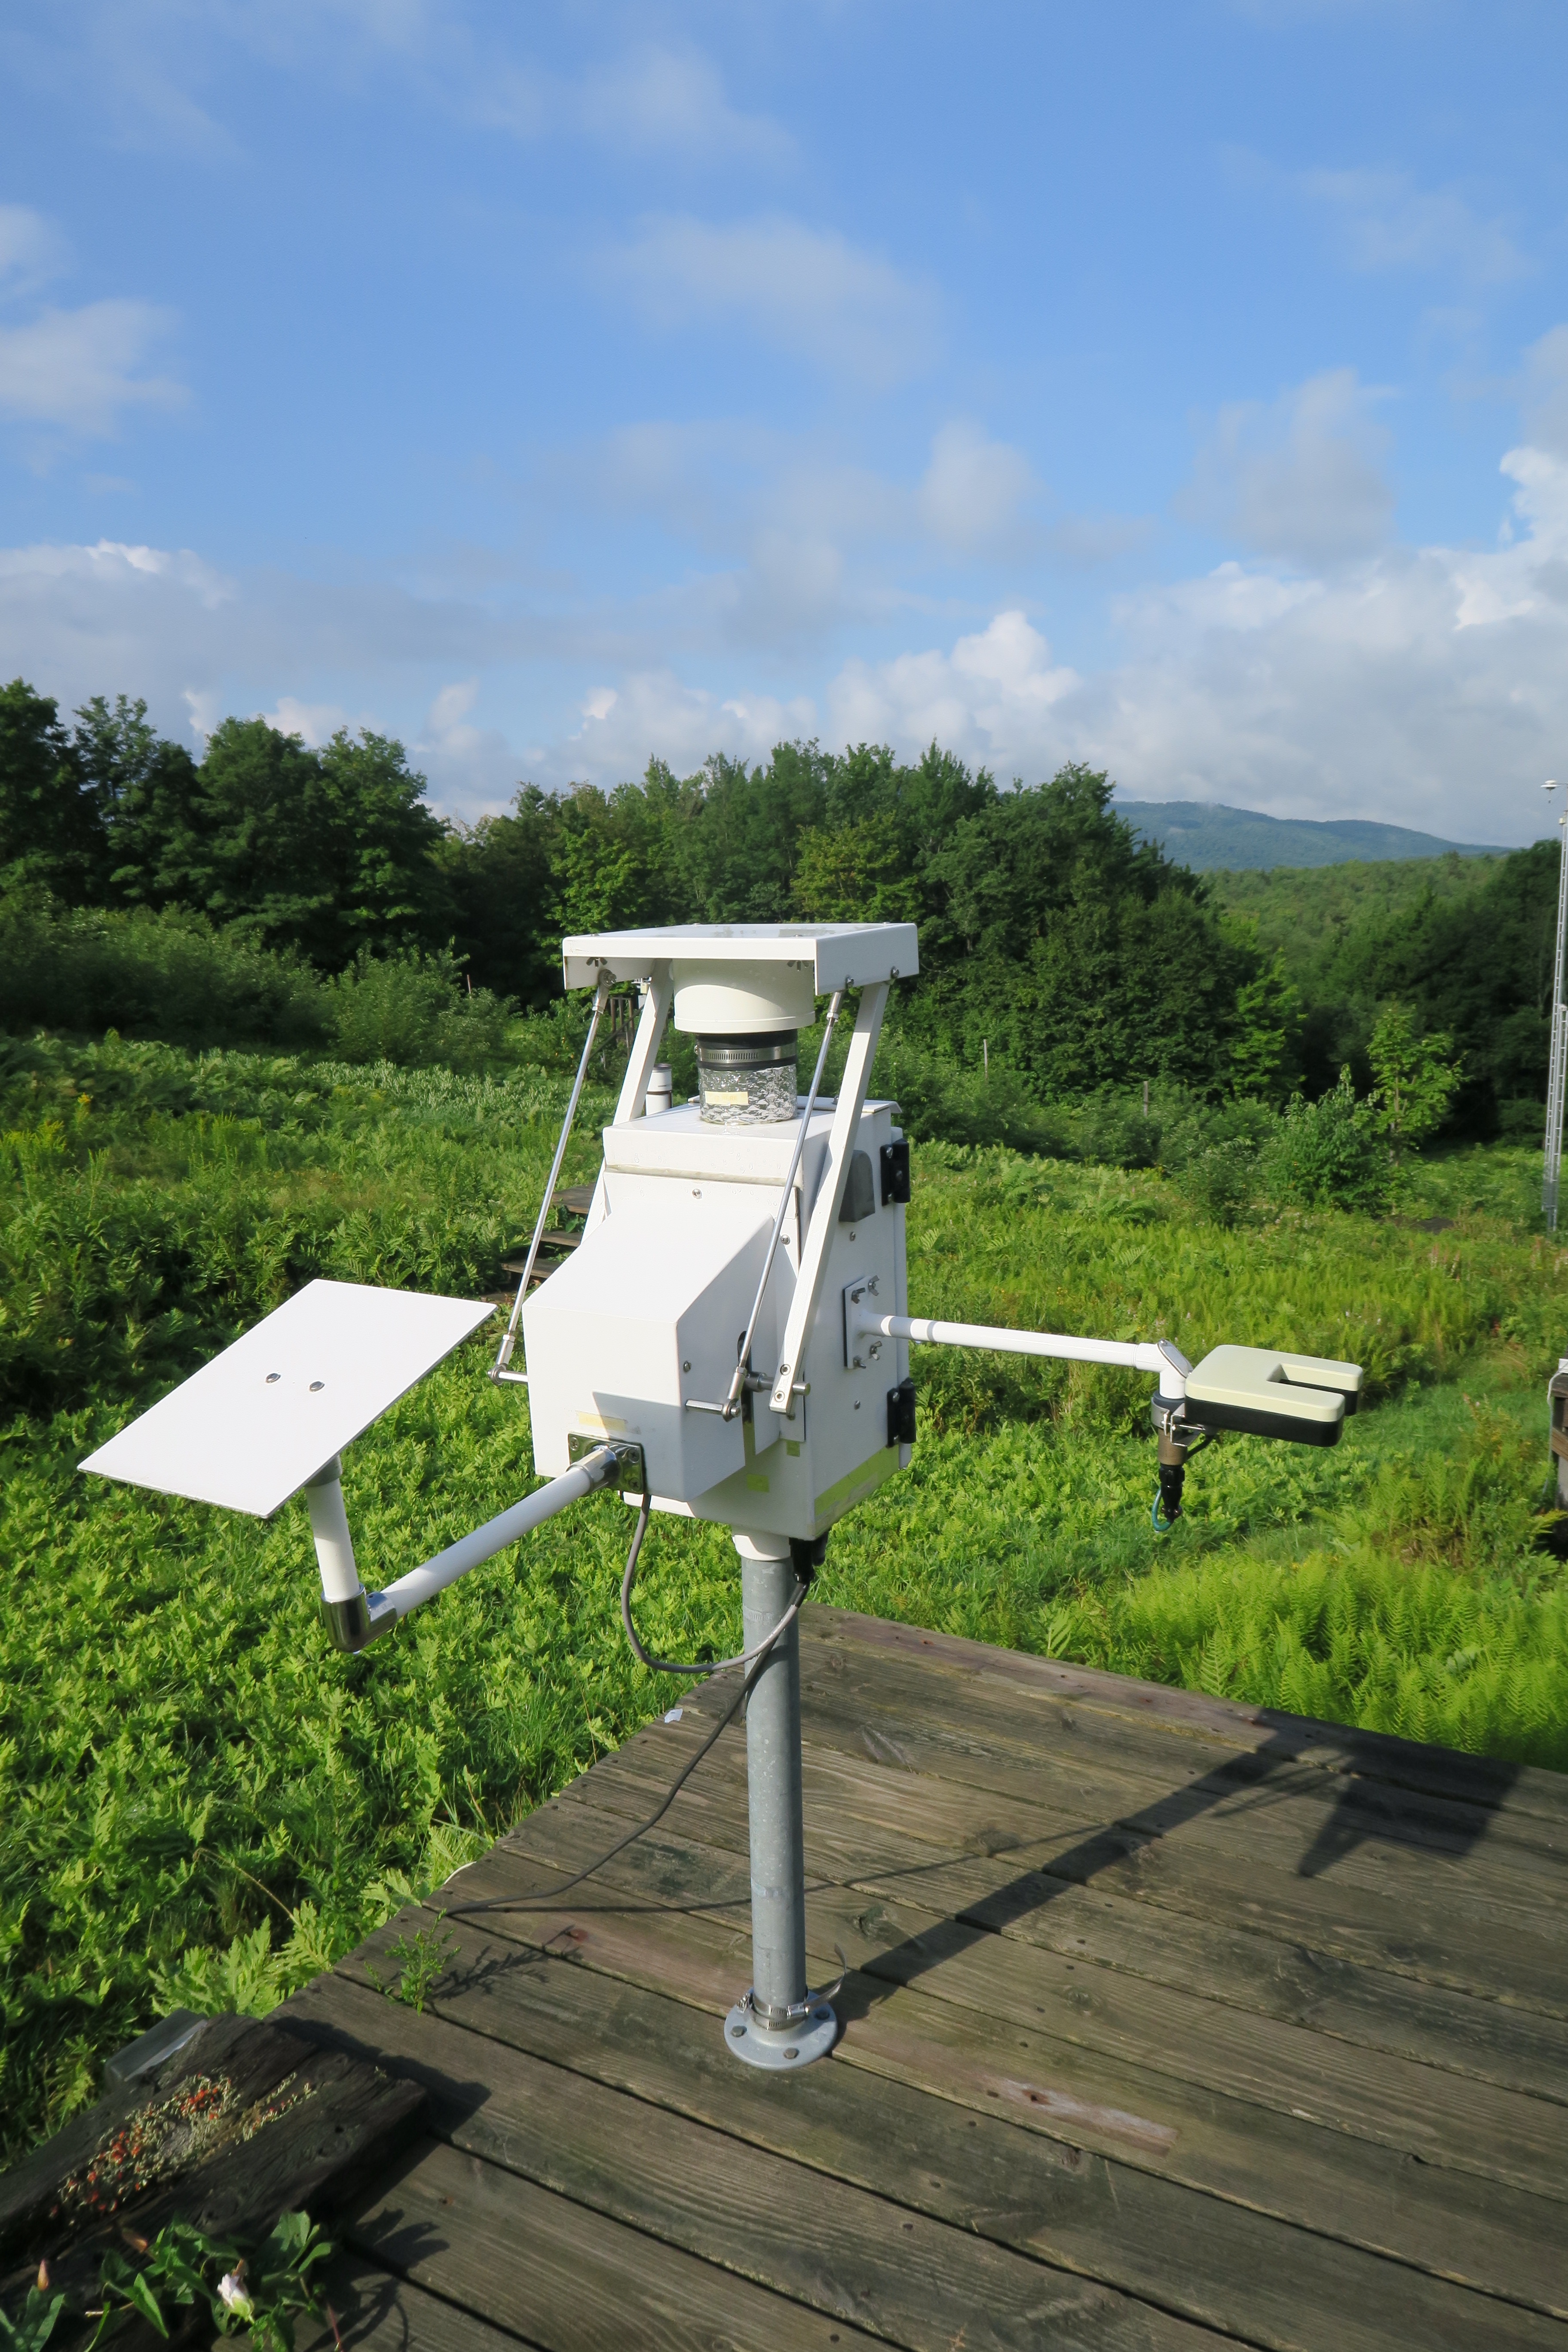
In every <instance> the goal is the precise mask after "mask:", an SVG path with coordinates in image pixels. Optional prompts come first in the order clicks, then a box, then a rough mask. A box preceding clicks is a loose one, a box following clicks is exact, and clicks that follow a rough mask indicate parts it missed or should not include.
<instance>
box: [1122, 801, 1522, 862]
mask: <svg viewBox="0 0 1568 2352" xmlns="http://www.w3.org/2000/svg"><path fill="white" fill-rule="evenodd" d="M1115 807H1116V814H1117V815H1118V816H1124V817H1125V818H1126V819H1127V822H1128V823H1129V824H1131V827H1132V829H1133V831H1134V832H1135V833H1138V834H1142V836H1143V837H1144V839H1145V840H1147V841H1158V842H1161V843H1163V845H1164V850H1165V854H1166V856H1168V857H1173V858H1174V859H1175V860H1176V862H1177V863H1178V865H1182V866H1192V867H1193V868H1194V870H1195V871H1196V872H1198V873H1200V874H1201V873H1207V872H1209V871H1211V870H1212V869H1214V868H1215V867H1216V866H1223V867H1226V868H1227V869H1228V870H1229V871H1230V872H1231V873H1245V872H1247V871H1248V870H1249V869H1250V870H1254V871H1256V870H1257V869H1258V868H1259V867H1261V866H1339V865H1342V864H1343V863H1344V862H1345V860H1347V859H1349V858H1361V859H1363V860H1364V859H1372V858H1384V857H1441V856H1445V855H1446V854H1447V852H1448V851H1450V850H1452V851H1454V852H1456V853H1457V854H1458V856H1460V857H1500V856H1504V855H1505V853H1504V852H1503V851H1502V850H1500V849H1493V848H1488V847H1487V846H1485V845H1483V844H1478V843H1476V842H1468V841H1441V840H1439V839H1438V837H1437V835H1436V834H1435V833H1412V832H1411V831H1409V829H1408V828H1407V827H1406V826H1405V825H1402V824H1371V823H1370V822H1369V821H1368V820H1367V819H1366V818H1364V817H1355V816H1342V817H1326V818H1316V817H1280V816H1264V815H1263V814H1261V813H1260V812H1259V811H1258V810H1257V809H1235V808H1226V807H1225V806H1224V805H1223V804H1222V803H1220V802H1218V801H1124V800H1121V799H1119V800H1118V801H1117V802H1116V803H1115Z"/></svg>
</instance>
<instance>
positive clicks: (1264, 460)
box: [1177, 368, 1394, 564]
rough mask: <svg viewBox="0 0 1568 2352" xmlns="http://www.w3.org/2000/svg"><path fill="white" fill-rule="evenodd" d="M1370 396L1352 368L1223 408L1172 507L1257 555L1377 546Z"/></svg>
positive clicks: (1289, 558) (1331, 558)
mask: <svg viewBox="0 0 1568 2352" xmlns="http://www.w3.org/2000/svg"><path fill="white" fill-rule="evenodd" d="M1376 397H1377V395H1376V394H1372V393H1369V392H1368V391H1367V390H1366V389H1365V387H1364V386H1363V385H1362V384H1361V383H1358V382H1357V379H1356V374H1355V371H1354V370H1353V369H1352V368H1333V369H1331V370H1329V371H1328V372H1327V373H1324V374H1322V375H1316V376H1312V377H1310V379H1309V381H1308V382H1307V383H1303V384H1300V385H1299V386H1297V387H1296V388H1295V389H1294V390H1293V391H1290V392H1287V393H1283V394H1281V395H1280V397H1279V399H1278V400H1277V401H1275V402H1273V403H1272V404H1270V405H1268V406H1265V405H1264V404H1262V403H1261V402H1258V401H1238V402H1237V403H1234V404H1231V405H1229V406H1226V407H1225V408H1222V409H1221V411H1220V413H1219V416H1218V419H1217V421H1216V423H1215V428H1214V430H1213V432H1212V434H1211V435H1210V436H1209V437H1208V439H1207V440H1206V441H1205V443H1204V445H1203V446H1202V447H1201V448H1200V450H1199V452H1198V457H1197V462H1196V465H1195V467H1194V475H1193V479H1192V482H1191V483H1190V484H1189V486H1188V488H1186V490H1184V492H1183V493H1182V495H1181V497H1180V498H1179V499H1178V500H1177V509H1178V511H1179V512H1182V513H1184V514H1186V515H1188V516H1189V517H1190V518H1192V519H1193V520H1196V521H1199V522H1202V523H1205V524H1207V525H1208V526H1209V527H1210V528H1211V529H1213V530H1217V531H1219V532H1221V533H1222V534H1223V535H1224V536H1225V537H1226V538H1229V539H1232V540H1235V541H1239V543H1240V544H1241V545H1242V546H1244V547H1247V548H1250V549H1252V550H1254V551H1256V552H1257V553H1258V554H1260V555H1273V556H1279V557H1280V558H1282V559H1283V560H1284V561H1285V562H1294V563H1304V564H1313V563H1332V562H1338V561H1340V560H1341V559H1342V558H1344V557H1347V556H1353V555H1363V554H1365V553H1367V552H1368V551H1370V550H1371V549H1372V548H1373V547H1376V546H1377V545H1379V544H1380V543H1381V541H1383V539H1384V536H1385V535H1386V531H1387V528H1388V524H1389V521H1390V520H1391V518H1392V515H1393V511H1394V495H1393V492H1392V491H1391V490H1390V489H1389V488H1388V485H1387V483H1386V482H1385V481H1384V478H1383V475H1382V473H1381V471H1380V470H1379V463H1378V461H1379V459H1380V458H1381V457H1382V455H1383V451H1384V446H1385V444H1386V439H1387V436H1386V435H1385V434H1384V432H1383V430H1382V428H1381V427H1380V426H1378V425H1376V424H1374V422H1373V418H1372V415H1371V413H1370V412H1371V405H1372V403H1373V400H1374V399H1375V398H1376Z"/></svg>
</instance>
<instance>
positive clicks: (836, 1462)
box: [522, 1102, 909, 1538]
mask: <svg viewBox="0 0 1568 2352" xmlns="http://www.w3.org/2000/svg"><path fill="white" fill-rule="evenodd" d="M836 1111H837V1105H836V1104H833V1105H830V1106H828V1107H827V1108H824V1109H818V1110H816V1111H814V1112H813V1114H812V1119H811V1126H810V1129H809V1131H808V1133H807V1136H806V1141H805V1150H804V1151H803V1153H802V1155H801V1162H800V1168H799V1170H798V1171H797V1174H796V1177H795V1182H794V1184H793V1185H792V1187H791V1191H790V1200H789V1204H788V1208H787V1210H786V1213H785V1217H784V1231H783V1233H782V1234H781V1235H780V1238H779V1246H778V1250H777V1252H776V1254H775V1255H774V1258H773V1269H772V1272H771V1274H770V1276H769V1280H768V1286H767V1289H766V1291H765V1292H764V1294H763V1306H762V1312H761V1314H760V1315H759V1317H758V1318H757V1323H756V1328H755V1329H754V1331H753V1333H752V1367H753V1369H754V1370H755V1371H756V1372H757V1373H759V1374H762V1375H765V1377H766V1380H767V1382H768V1385H769V1386H770V1387H771V1385H772V1381H773V1370H774V1367H775V1364H776V1362H777V1360H778V1349H779V1345H780V1341H781V1339H782V1335H783V1333H784V1328H785V1326H786V1324H787V1322H788V1320H789V1311H790V1307H791V1306H792V1304H793V1303H794V1300H795V1293H796V1289H797V1286H798V1284H799V1280H800V1273H801V1265H802V1259H803V1255H804V1253H805V1245H806V1242H807V1239H808V1236H809V1234H810V1231H811V1226H812V1222H813V1219H814V1217H816V1215H818V1214H823V1215H825V1216H826V1215H829V1214H830V1213H831V1211H832V1193H831V1186H830V1185H829V1184H828V1178H829V1174H830V1164H829V1144H830V1140H831V1133H832V1128H833V1120H834V1116H835V1113H836ZM604 1140H605V1170H604V1176H603V1179H602V1198H603V1205H604V1214H603V1216H602V1218H601V1220H600V1222H599V1223H596V1224H595V1225H593V1226H592V1227H591V1228H590V1230H589V1231H588V1233H587V1234H585V1235H584V1240H583V1242H582V1244H581V1245H580V1246H579V1247H578V1248H577V1249H576V1250H575V1251H574V1253H573V1255H572V1257H571V1259H570V1261H569V1262H568V1263H567V1264H566V1265H563V1267H562V1268H561V1270H560V1272H559V1273H557V1274H552V1276H551V1277H550V1279H549V1281H548V1282H547V1283H545V1284H543V1285H542V1287H541V1288H540V1289H539V1290H537V1291H535V1293H534V1294H533V1296H532V1297H531V1299H530V1300H529V1301H528V1303H527V1305H526V1307H524V1309H523V1318H522V1328H523V1340H524V1345H525V1348H526V1350H527V1361H528V1372H529V1401H530V1405H531V1412H532V1418H533V1454H534V1466H535V1468H536V1469H538V1470H539V1471H541V1472H542V1473H543V1474H544V1475H547V1476H553V1475H556V1473H557V1472H558V1471H561V1470H564V1469H565V1468H566V1467H567V1465H568V1462H569V1460H570V1458H571V1441H572V1439H573V1438H574V1437H583V1438H601V1439H602V1438H611V1439H617V1438H624V1439H628V1440H630V1441H632V1442H634V1443H636V1444H639V1445H641V1446H642V1448H643V1451H644V1455H645V1458H646V1461H647V1478H648V1483H649V1486H650V1487H651V1488H652V1491H653V1496H654V1502H655V1507H656V1508H658V1509H659V1510H666V1511H683V1512H687V1513H689V1514H691V1515H692V1516H694V1517H698V1518H703V1519H718V1520H720V1521H721V1522H722V1524H723V1525H725V1526H726V1527H742V1528H757V1529H767V1530H769V1531H771V1532H773V1533H774V1534H777V1535H782V1536H799V1537H805V1538H809V1537H814V1536H817V1535H820V1534H821V1533H822V1532H823V1530H824V1529H825V1528H828V1527H831V1525H832V1524H833V1522H834V1520H835V1519H837V1518H841V1517H843V1515H844V1513H845V1512H846V1511H847V1510H848V1509H849V1508H850V1507H851V1505H853V1504H854V1503H857V1502H858V1501H859V1500H860V1499H861V1497H862V1496H866V1495H868V1494H869V1493H870V1492H871V1490H872V1488H873V1487H875V1486H879V1485H880V1483H881V1481H882V1480H883V1479H884V1478H886V1477H888V1476H889V1475H890V1474H891V1473H892V1472H893V1471H895V1470H896V1469H898V1467H899V1466H900V1459H902V1460H903V1461H904V1462H906V1463H907V1461H908V1459H909V1454H908V1449H907V1448H902V1449H900V1446H899V1445H898V1444H889V1431H888V1414H889V1408H888V1392H889V1390H890V1389H893V1388H896V1387H897V1386H898V1385H899V1383H900V1381H902V1380H903V1379H904V1377H905V1374H906V1372H907V1370H908V1355H909V1351H908V1349H907V1347H906V1345H905V1344H904V1342H902V1341H901V1340H893V1339H888V1340H874V1341H872V1342H871V1343H870V1344H871V1346H872V1347H874V1348H875V1349H876V1350H877V1352H876V1354H875V1356H871V1355H869V1354H868V1352H867V1349H865V1348H864V1347H863V1348H861V1349H860V1350H859V1353H860V1358H861V1361H860V1363H859V1365H858V1367H853V1368H852V1367H851V1365H850V1364H849V1363H848V1362H847V1361H846V1350H845V1345H844V1316H843V1293H844V1291H845V1289H846V1288H847V1286H849V1285H850V1284H852V1283H860V1282H864V1281H866V1280H868V1278H874V1279H875V1280H876V1281H877V1284H878V1295H879V1297H880V1298H881V1299H882V1300H883V1301H884V1303H885V1307H886V1309H887V1311H889V1313H892V1314H897V1315H902V1314H905V1313H907V1311H908V1307H907V1301H906V1295H905V1294H906V1282H905V1271H904V1209H903V1203H902V1202H901V1201H896V1200H890V1199H889V1200H886V1201H885V1200H884V1199H883V1198H882V1192H883V1181H882V1178H883V1169H884V1161H883V1150H882V1148H883V1146H884V1145H892V1144H895V1143H897V1142H899V1141H900V1140H901V1137H900V1129H898V1128H897V1127H895V1126H894V1124H893V1107H892V1105H891V1104H890V1103H885V1102H872V1103H867V1104H866V1105H865V1106H864V1108H862V1110H861V1112H860V1115H859V1118H858V1120H857V1122H856V1129H855V1133H854V1139H853V1144H852V1148H851V1155H850V1156H851V1160H853V1159H854V1156H855V1154H857V1153H859V1154H863V1155H864V1163H865V1164H864V1165H863V1167H861V1168H860V1169H858V1170H857V1171H855V1173H856V1180H857V1183H858V1188H859V1202H858V1204H857V1203H856V1202H851V1203H850V1205H851V1206H852V1207H853V1206H856V1205H860V1206H862V1207H863V1208H864V1210H865V1213H863V1214H860V1215H858V1216H856V1217H854V1218H853V1219H852V1220H848V1221H847V1220H846V1219H845V1217H844V1216H843V1214H842V1210H843V1207H844V1203H843V1202H842V1201H841V1202H840V1203H839V1213H837V1214H834V1215H831V1218H830V1222H831V1231H830V1233H829V1234H828V1236H827V1246H826V1252H825V1256H824V1265H823V1278H822V1285H821V1290H820V1293H819V1298H818V1306H817V1312H816V1317H815V1318H814V1320H813V1323H812V1325H811V1328H810V1329H809V1331H808V1333H807V1335H806V1339H805V1349H804V1353H803V1356H802V1360H801V1362H800V1364H799V1366H798V1367H797V1368H796V1378H797V1379H799V1380H801V1381H804V1382H805V1394H804V1395H801V1394H796V1395H795V1397H794V1412H793V1414H792V1415H788V1416H786V1415H784V1414H775V1413H774V1412H772V1411H771V1410H770V1409H769V1405H768V1401H767V1397H766V1395H765V1394H764V1393H758V1392H756V1391H752V1392H751V1393H749V1394H748V1395H747V1397H746V1399H745V1402H744V1406H743V1410H742V1412H739V1413H737V1414H736V1415H735V1417H734V1418H733V1419H731V1420H729V1421H726V1420H724V1419H723V1418H722V1416H721V1414H719V1413H717V1412H702V1411H700V1410H692V1409H690V1408H691V1407H692V1406H694V1405H695V1406H700V1405H703V1404H707V1403H711V1402H717V1401H719V1400H721V1398H722V1397H723V1396H724V1393H725V1391H726V1390H727V1388H728V1387H729V1384H730V1380H731V1374H732V1373H733V1371H734V1369H735V1359H736V1350H737V1349H738V1348H739V1346H740V1343H741V1339H742V1335H743V1334H744V1331H745V1328H746V1321H747V1318H748V1316H749V1315H750V1314H751V1311H752V1301H753V1299H754V1297H755V1294H756V1287H757V1281H758V1277H759V1276H760V1275H761V1273H762V1268H763V1256H764V1254H765V1252H766V1248H767V1243H768V1236H769V1234H770V1233H771V1232H772V1229H773V1213H774V1209H775V1206H776V1204H777V1201H778V1196H779V1189H780V1187H781V1185H783V1183H784V1180H785V1178H786V1177H787V1176H788V1173H789V1162H790V1157H791V1152H792V1150H793V1147H794V1143H795V1129H794V1127H793V1126H791V1127H783V1126H765V1127H749V1128H748V1127H716V1126H704V1125H703V1124H702V1121H701V1118H700V1114H699V1112H698V1110H697V1108H696V1107H695V1105H691V1104H682V1105H680V1107H679V1108H676V1109H672V1110H668V1111H664V1112H661V1113H660V1114H658V1116H657V1117H655V1118H639V1119H637V1120H636V1121H635V1122H632V1123H630V1124H628V1125H627V1126H626V1127H619V1126H614V1127H607V1128H606V1129H605V1135H604ZM825 1186H827V1191H826V1196H825Z"/></svg>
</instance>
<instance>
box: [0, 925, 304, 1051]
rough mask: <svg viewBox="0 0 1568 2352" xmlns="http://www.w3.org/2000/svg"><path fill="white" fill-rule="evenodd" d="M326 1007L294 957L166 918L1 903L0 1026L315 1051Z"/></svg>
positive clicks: (174, 1042) (180, 1042)
mask: <svg viewBox="0 0 1568 2352" xmlns="http://www.w3.org/2000/svg"><path fill="white" fill-rule="evenodd" d="M327 1017H328V1007H327V995H326V991H325V989H324V988H323V986H322V983H321V981H320V980H319V979H318V977H317V975H316V974H315V973H314V972H313V971H311V970H310V966H309V965H308V964H306V963H304V962H302V961H300V959H299V958H298V957H296V956H294V955H291V954H289V953H284V952H279V951H277V950H269V949H267V948H262V947H258V945H257V944H256V943H255V942H254V941H253V940H246V939H239V938H237V937H235V935H234V934H233V933H231V932H226V931H220V930H218V929H216V927H215V926H214V925H213V924H212V923H210V922H208V921H207V919H206V918H205V916H203V915H193V914H187V913H186V912H184V910H183V909H179V908H170V909H167V910H166V911H164V912H163V913H162V914H150V913H147V912H145V911H144V910H142V909H138V910H136V911H134V912H132V913H129V914H121V913H105V912H103V911H102V910H100V909H96V908H71V909H68V908H62V907H60V906H58V905H57V904H56V903H55V902H54V901H53V900H51V899H50V898H48V897H47V895H40V894H37V893H35V892H28V893H26V894H23V893H21V892H12V893H10V894H9V895H8V896H6V897H5V898H4V899H0V1026H4V1027H5V1028H7V1029H24V1028H31V1027H32V1026H33V1025H34V1024H43V1025H46V1026H47V1027H48V1028H50V1029H56V1030H59V1029H65V1030H79V1031H80V1030H86V1031H98V1032H102V1031H103V1030H105V1029H110V1028H113V1029H116V1030H118V1031H119V1032H121V1034H123V1035H127V1036H142V1037H158V1038H162V1039H165V1040H167V1041H168V1042H169V1043H170V1044H172V1045H195V1046H201V1045H319V1044H321V1041H322V1040H323V1039H324V1037H325V1035H326V1034H327Z"/></svg>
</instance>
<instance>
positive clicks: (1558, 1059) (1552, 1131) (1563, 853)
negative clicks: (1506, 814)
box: [1541, 784, 1568, 1234]
mask: <svg viewBox="0 0 1568 2352" xmlns="http://www.w3.org/2000/svg"><path fill="white" fill-rule="evenodd" d="M1546 790H1547V791H1548V792H1549V793H1550V792H1554V791H1555V790H1556V786H1555V784H1548V785H1547V787H1546ZM1557 825H1558V835H1559V847H1558V866H1557V947H1556V952H1555V955H1554V957H1553V960H1552V1059H1551V1064H1550V1066H1549V1069H1548V1073H1547V1080H1546V1152H1545V1159H1544V1163H1543V1166H1542V1181H1541V1205H1542V1208H1543V1209H1544V1211H1545V1212H1546V1230H1547V1232H1548V1233H1549V1234H1554V1233H1555V1232H1556V1231H1557V1184H1558V1176H1559V1173H1560V1171H1561V1169H1562V1165H1563V1094H1564V1090H1565V1084H1568V1004H1565V1003H1564V1002H1563V954H1564V950H1565V948H1568V817H1561V816H1560V817H1559V818H1558V820H1557Z"/></svg>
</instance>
